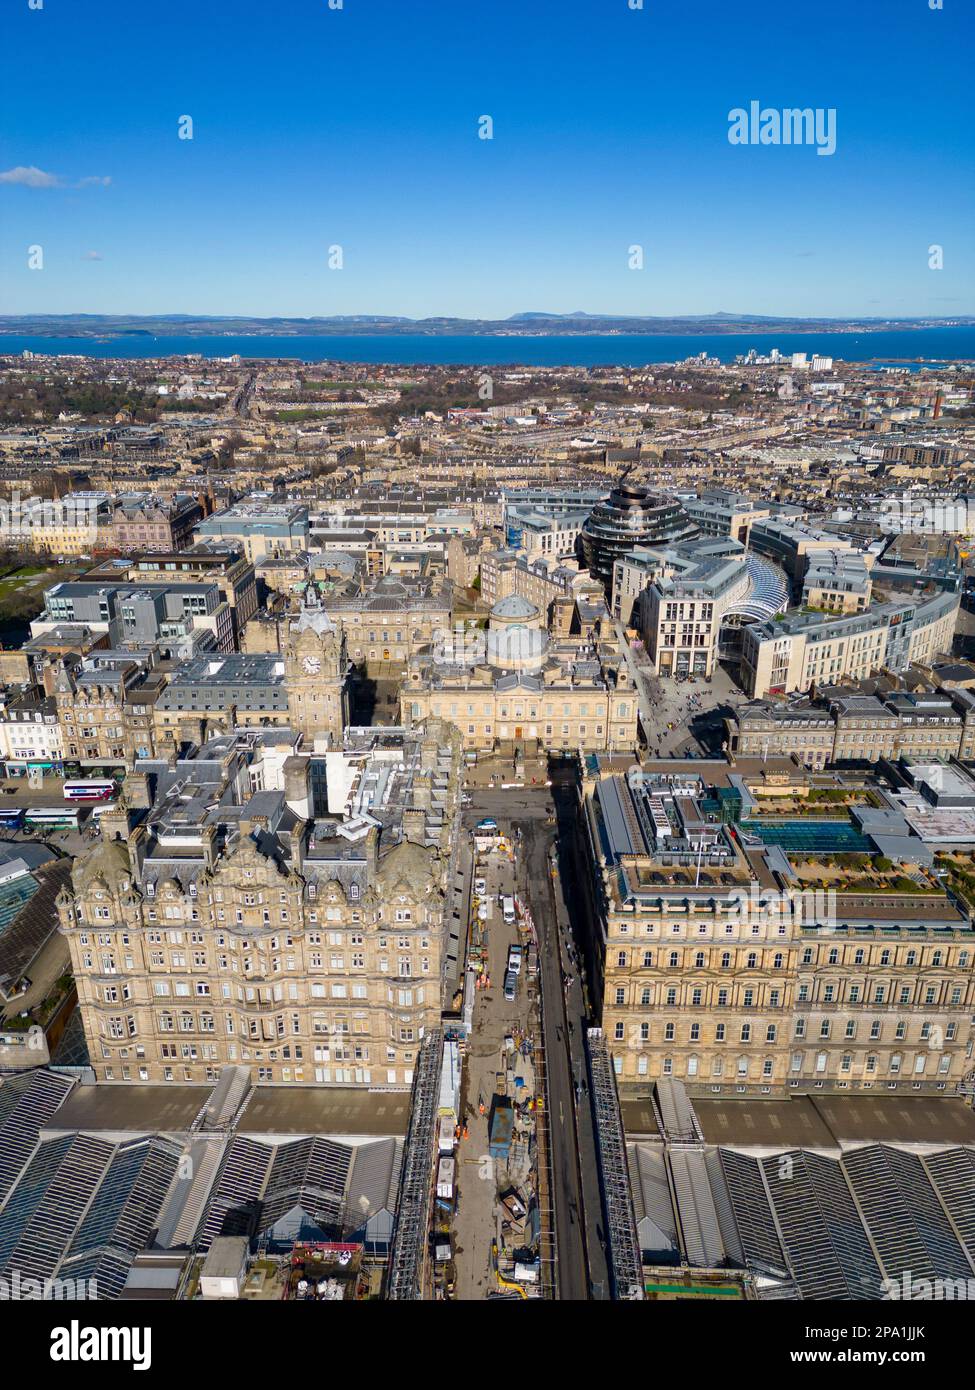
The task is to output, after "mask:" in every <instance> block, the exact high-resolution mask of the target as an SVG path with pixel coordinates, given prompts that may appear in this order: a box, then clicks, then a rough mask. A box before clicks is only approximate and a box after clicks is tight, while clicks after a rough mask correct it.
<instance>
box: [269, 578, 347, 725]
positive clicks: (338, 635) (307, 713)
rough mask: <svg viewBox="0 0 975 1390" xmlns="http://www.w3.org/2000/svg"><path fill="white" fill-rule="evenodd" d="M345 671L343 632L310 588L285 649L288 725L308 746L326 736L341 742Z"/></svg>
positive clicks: (344, 714)
mask: <svg viewBox="0 0 975 1390" xmlns="http://www.w3.org/2000/svg"><path fill="white" fill-rule="evenodd" d="M347 672H348V660H347V658H346V654H345V637H344V634H343V633H342V631H341V629H340V628H338V627H337V626H336V625H335V623H333V622H332V620H331V618H330V617H329V616H328V614H327V613H326V612H325V609H324V608H323V607H322V602H321V599H320V598H319V596H318V592H317V590H316V589H315V588H314V586H313V585H312V584H309V585H308V587H307V589H306V590H305V593H304V595H303V597H302V602H301V609H300V611H299V613H298V616H297V617H296V618H294V619H292V621H291V622H290V623H289V625H288V636H287V641H286V644H285V649H284V683H285V688H286V689H287V692H288V709H289V711H290V714H291V727H292V728H293V729H294V730H295V732H296V733H300V734H303V735H304V737H305V739H306V741H307V742H309V743H311V742H312V740H313V739H315V738H316V737H321V736H323V735H328V736H330V738H331V741H332V742H333V743H341V741H342V730H343V729H344V727H345V725H346V724H347V723H348V691H347Z"/></svg>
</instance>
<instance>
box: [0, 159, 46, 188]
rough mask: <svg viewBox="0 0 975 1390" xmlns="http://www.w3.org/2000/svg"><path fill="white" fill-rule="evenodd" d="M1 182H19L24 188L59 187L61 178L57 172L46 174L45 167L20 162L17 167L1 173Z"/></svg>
mask: <svg viewBox="0 0 975 1390" xmlns="http://www.w3.org/2000/svg"><path fill="white" fill-rule="evenodd" d="M0 183H19V184H21V185H22V186H23V187H24V188H58V187H60V184H61V180H60V179H59V178H58V176H57V174H45V172H44V170H43V169H38V168H35V166H34V165H33V164H30V165H26V166H25V165H23V164H18V165H17V167H16V169H5V170H4V171H3V173H0Z"/></svg>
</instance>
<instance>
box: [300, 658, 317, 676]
mask: <svg viewBox="0 0 975 1390" xmlns="http://www.w3.org/2000/svg"><path fill="white" fill-rule="evenodd" d="M301 664H302V666H304V668H305V670H306V671H307V672H308V674H309V675H310V676H317V675H318V673H319V671H320V670H321V669H322V663H321V660H320V658H319V657H317V656H306V657H303V658H302V662H301Z"/></svg>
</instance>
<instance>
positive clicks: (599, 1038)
mask: <svg viewBox="0 0 975 1390" xmlns="http://www.w3.org/2000/svg"><path fill="white" fill-rule="evenodd" d="M587 1040H588V1050H589V1076H590V1087H591V1091H592V1102H593V1114H594V1115H595V1119H596V1140H597V1152H598V1155H599V1173H600V1177H601V1179H602V1189H603V1205H604V1207H605V1212H606V1230H607V1234H608V1238H609V1263H610V1278H611V1280H612V1284H613V1297H614V1298H615V1299H618V1300H630V1301H632V1300H639V1299H642V1298H643V1264H642V1261H641V1258H640V1245H639V1242H638V1240H637V1234H636V1221H635V1219H634V1216H633V1197H632V1194H631V1192H630V1174H629V1169H628V1167H627V1162H626V1141H625V1138H624V1135H623V1121H622V1119H621V1117H620V1105H619V1096H618V1095H617V1091H616V1077H615V1075H614V1073H613V1065H612V1062H611V1061H610V1057H609V1050H608V1048H607V1047H606V1041H605V1039H604V1038H603V1030H602V1029H601V1028H590V1029H589V1031H588V1039H587Z"/></svg>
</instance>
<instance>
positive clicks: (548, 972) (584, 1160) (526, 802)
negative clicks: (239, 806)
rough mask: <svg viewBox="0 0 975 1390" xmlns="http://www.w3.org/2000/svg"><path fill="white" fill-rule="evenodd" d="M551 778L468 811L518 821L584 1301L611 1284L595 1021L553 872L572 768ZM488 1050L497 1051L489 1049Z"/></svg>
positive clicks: (562, 1249) (572, 1283) (557, 1211)
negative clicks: (590, 1074) (592, 1063)
mask: <svg viewBox="0 0 975 1390" xmlns="http://www.w3.org/2000/svg"><path fill="white" fill-rule="evenodd" d="M553 781H554V785H553V787H552V788H551V789H547V788H545V787H544V786H539V787H537V788H536V789H534V790H533V789H531V788H526V789H524V790H521V789H512V790H510V791H508V792H501V791H491V790H488V789H478V790H477V791H476V792H475V793H474V796H475V805H474V806H472V807H471V808H469V810H468V812H467V813H466V814H467V818H468V819H469V820H470V823H471V824H472V825H473V824H475V823H476V821H477V820H479V819H480V818H481V817H482V816H485V815H493V816H495V817H496V818H497V819H498V822H499V825H500V826H501V828H502V829H505V828H506V825H507V824H508V823H509V822H508V821H507V818H508V817H510V825H511V828H512V832H513V833H514V834H515V836H516V837H517V836H518V835H520V837H521V839H520V841H519V840H518V839H517V838H516V849H517V851H518V852H517V863H516V878H517V883H518V890H519V892H520V893H521V894H522V895H523V896H524V897H525V898H526V900H527V901H528V903H529V905H530V907H531V912H532V916H533V918H534V921H535V926H536V929H537V932H538V938H539V970H540V979H541V992H542V1005H543V1020H544V1021H543V1029H544V1038H545V1056H546V1059H547V1069H548V1073H547V1079H548V1096H547V1104H548V1120H549V1126H550V1130H549V1132H550V1134H551V1145H552V1182H553V1193H552V1196H553V1207H554V1225H555V1241H556V1253H557V1259H558V1270H557V1273H558V1291H559V1297H560V1298H562V1299H576V1300H581V1299H587V1298H589V1297H595V1298H601V1297H606V1296H607V1294H608V1287H609V1285H608V1274H607V1267H606V1257H605V1251H604V1248H603V1243H602V1242H603V1231H602V1204H601V1197H600V1189H599V1178H598V1165H597V1160H596V1146H595V1134H594V1129H593V1122H592V1114H591V1110H590V1106H589V1101H588V1079H587V1067H586V1057H585V1030H586V1026H587V1016H586V1006H585V999H584V993H583V986H582V978H581V974H580V970H579V961H580V958H581V956H582V955H583V954H584V953H585V952H584V948H583V949H580V945H579V943H577V941H576V938H575V932H576V931H585V930H586V929H587V928H586V925H585V920H584V916H583V910H582V898H581V896H580V895H579V893H578V892H576V891H574V885H573V884H571V882H570V883H568V884H564V880H563V871H562V870H560V868H558V867H556V868H555V870H554V872H553V866H552V859H551V855H552V851H553V848H555V846H556V835H555V825H554V823H553V819H552V815H551V814H550V812H549V807H550V806H551V807H553V809H557V812H558V818H559V826H560V832H561V830H562V826H563V820H564V821H565V822H566V826H567V827H568V829H569V833H573V834H574V818H575V814H576V799H575V796H576V794H575V764H574V762H573V761H571V760H570V761H567V762H566V763H564V764H559V765H558V770H557V771H556V772H555V773H554V774H553ZM503 818H504V819H503ZM566 846H569V848H568V853H567V854H566V853H564V851H565V849H566ZM560 850H561V851H562V853H560V854H559V855H558V856H557V857H558V858H560V859H562V858H564V859H567V860H568V861H570V862H571V861H573V860H574V859H575V858H576V857H577V856H576V855H575V853H574V850H573V849H572V847H571V845H570V844H569V841H566V842H565V844H560ZM570 902H571V911H570V905H569V904H570ZM566 981H567V982H568V983H567V985H566ZM474 1029H475V1032H474V1037H473V1039H472V1052H474V1053H478V1052H479V1051H480V1047H481V1045H482V1039H481V1030H480V1026H479V1014H478V1012H477V1009H475V1018H474ZM484 1046H486V1047H490V1043H489V1042H487V1043H484ZM577 1095H578V1098H579V1103H578V1104H577ZM475 1099H476V1097H475ZM462 1147H463V1146H462ZM458 1292H460V1291H459V1290H458ZM460 1296H461V1297H463V1294H460Z"/></svg>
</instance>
